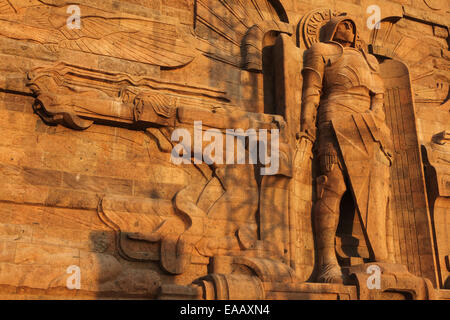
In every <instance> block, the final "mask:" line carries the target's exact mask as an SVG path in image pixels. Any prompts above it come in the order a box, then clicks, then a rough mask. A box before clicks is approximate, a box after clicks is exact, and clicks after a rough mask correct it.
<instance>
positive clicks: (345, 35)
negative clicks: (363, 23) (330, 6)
mask: <svg viewBox="0 0 450 320" xmlns="http://www.w3.org/2000/svg"><path fill="white" fill-rule="evenodd" d="M354 39H355V31H354V28H353V24H352V23H351V22H350V21H342V22H341V23H340V24H339V25H338V27H337V29H336V33H335V34H334V38H333V40H334V41H336V42H339V43H340V44H342V45H343V46H344V47H350V46H351V45H352V43H353V41H354Z"/></svg>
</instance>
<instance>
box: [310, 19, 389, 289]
mask: <svg viewBox="0 0 450 320" xmlns="http://www.w3.org/2000/svg"><path fill="white" fill-rule="evenodd" d="M322 37H323V38H322V42H319V43H316V44H314V45H312V46H311V48H310V49H308V50H307V51H306V52H305V58H304V67H303V71H302V72H303V81H304V85H303V96H302V116H301V126H302V131H304V132H306V133H307V134H308V135H309V136H310V137H311V138H313V139H315V140H316V141H315V153H316V155H315V158H316V159H317V161H318V168H319V171H320V173H319V176H318V178H317V202H316V203H315V205H314V208H313V215H314V225H315V234H316V243H317V253H318V278H317V280H318V282H332V283H342V282H343V275H342V271H341V269H340V267H339V264H338V261H337V257H336V252H335V235H336V230H337V226H338V222H339V213H340V211H339V210H340V202H341V199H342V196H343V195H344V193H345V192H346V191H347V190H348V191H349V192H351V193H352V196H353V199H354V202H355V206H356V209H357V211H358V212H359V216H360V221H361V223H362V226H363V229H364V233H365V238H366V241H367V243H368V248H369V252H370V256H371V259H372V260H375V261H378V262H381V261H387V260H388V246H387V236H386V235H387V232H386V219H387V212H388V203H389V196H390V191H389V190H390V187H389V184H390V166H391V165H392V158H391V154H390V152H389V149H390V143H391V141H392V138H391V136H390V129H389V128H388V127H387V125H386V123H385V113H384V110H383V103H384V86H383V81H382V78H381V77H380V75H379V64H378V62H377V60H376V58H375V57H374V56H372V55H370V54H368V53H367V52H366V51H365V49H364V48H363V46H362V45H361V44H360V40H359V38H358V35H357V30H356V23H355V22H354V21H353V20H352V19H350V18H349V17H348V16H338V17H334V18H332V19H331V20H330V21H329V22H328V23H327V24H326V25H325V26H324V27H323V29H322ZM316 133H317V136H316Z"/></svg>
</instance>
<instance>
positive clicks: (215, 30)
mask: <svg viewBox="0 0 450 320" xmlns="http://www.w3.org/2000/svg"><path fill="white" fill-rule="evenodd" d="M270 31H275V32H282V33H289V34H291V33H292V32H293V27H292V26H290V25H288V18H287V15H286V12H285V11H284V8H283V6H282V5H281V3H280V1H279V0H219V1H218V0H196V13H195V35H196V36H197V38H198V40H199V42H198V45H197V48H198V49H199V50H200V51H201V52H203V54H204V55H205V56H207V57H209V58H212V59H215V60H219V61H222V62H224V63H227V64H231V65H233V66H236V67H238V68H244V69H249V70H258V71H261V63H262V62H261V60H262V46H263V38H264V35H265V34H267V33H268V32H270Z"/></svg>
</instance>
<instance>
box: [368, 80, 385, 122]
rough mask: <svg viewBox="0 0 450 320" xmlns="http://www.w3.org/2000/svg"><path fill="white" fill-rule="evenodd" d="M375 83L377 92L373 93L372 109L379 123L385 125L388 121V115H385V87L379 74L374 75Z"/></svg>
mask: <svg viewBox="0 0 450 320" xmlns="http://www.w3.org/2000/svg"><path fill="white" fill-rule="evenodd" d="M374 82H375V84H374V90H375V92H372V101H371V107H370V109H371V110H372V112H373V115H374V117H375V119H376V120H377V122H379V123H384V122H385V120H386V114H385V113H384V85H383V80H382V79H381V77H380V75H379V74H375V75H374Z"/></svg>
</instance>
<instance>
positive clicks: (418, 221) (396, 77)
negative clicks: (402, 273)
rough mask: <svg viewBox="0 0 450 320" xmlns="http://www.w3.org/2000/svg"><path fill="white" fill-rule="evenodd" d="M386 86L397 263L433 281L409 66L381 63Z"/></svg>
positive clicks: (430, 242)
mask: <svg viewBox="0 0 450 320" xmlns="http://www.w3.org/2000/svg"><path fill="white" fill-rule="evenodd" d="M380 68H381V69H380V73H381V76H382V77H383V80H384V84H385V87H386V92H385V109H386V122H387V124H388V126H389V127H390V129H391V131H392V137H393V147H394V162H393V165H392V167H391V179H392V181H391V184H392V185H391V188H392V190H391V191H392V202H391V210H392V215H391V217H392V220H393V221H392V222H393V225H394V228H393V238H394V241H393V243H394V251H395V258H396V260H397V261H396V262H398V263H402V264H404V265H406V266H408V269H409V271H410V272H411V273H413V274H415V275H417V276H422V277H426V278H428V279H430V280H432V281H433V280H435V279H436V275H435V271H434V266H433V261H434V260H435V259H434V258H433V255H434V252H433V243H432V241H433V240H432V239H433V236H432V234H431V227H430V226H431V221H430V215H429V209H428V203H427V199H426V194H427V193H426V189H425V177H424V171H423V165H422V155H421V152H420V148H419V142H418V141H419V139H418V134H417V128H416V120H415V113H414V102H413V95H412V90H411V79H410V74H409V70H408V67H407V66H406V65H405V64H404V63H402V62H400V61H398V60H386V61H385V62H384V63H382V64H380Z"/></svg>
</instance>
